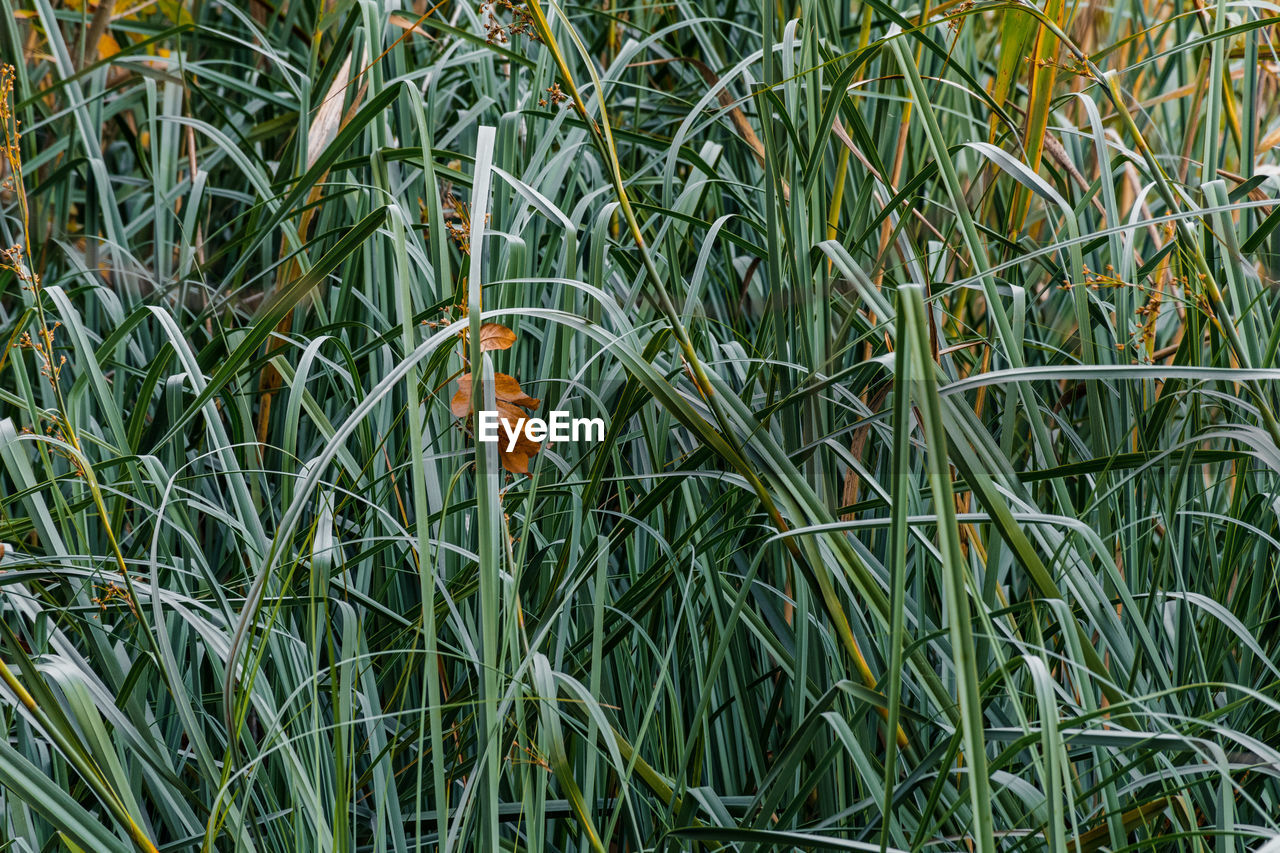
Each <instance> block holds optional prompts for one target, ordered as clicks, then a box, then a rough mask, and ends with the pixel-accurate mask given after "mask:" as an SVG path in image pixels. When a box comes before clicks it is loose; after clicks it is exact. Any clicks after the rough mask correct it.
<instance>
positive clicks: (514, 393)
mask: <svg viewBox="0 0 1280 853" xmlns="http://www.w3.org/2000/svg"><path fill="white" fill-rule="evenodd" d="M493 385H494V389H493V390H494V397H495V398H496V402H497V408H498V461H499V462H500V463H501V464H502V467H503V468H504V469H506V470H507V471H510V472H511V473H512V474H528V473H529V457H530V456H533V455H534V454H535V453H537V452H538V451H540V450H542V444H541V443H539V442H536V441H534V440H533V439H531V438H530V437H529V433H528V427H527V422H528V412H526V411H525V409H529V410H533V409H536V408H537V407H538V404H539V402H540V401H539V400H537V399H535V398H533V397H530V396H529V395H528V394H526V393H524V391H523V390H522V389H521V388H520V383H519V382H517V381H516V380H515V379H514V378H513V377H511V376H507V375H506V374H505V373H495V374H494V375H493ZM449 410H450V411H451V412H453V414H454V416H455V417H459V418H465V417H467V416H468V415H470V414H471V413H472V412H473V411H475V401H474V400H473V399H472V383H471V374H470V373H464V374H463V375H462V376H459V377H458V392H457V393H456V394H454V395H453V400H452V401H451V402H450V404H449ZM512 435H515V436H516V441H515V444H514V445H512V444H511V436H512ZM508 448H510V449H508Z"/></svg>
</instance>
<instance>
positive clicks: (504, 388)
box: [449, 373, 540, 418]
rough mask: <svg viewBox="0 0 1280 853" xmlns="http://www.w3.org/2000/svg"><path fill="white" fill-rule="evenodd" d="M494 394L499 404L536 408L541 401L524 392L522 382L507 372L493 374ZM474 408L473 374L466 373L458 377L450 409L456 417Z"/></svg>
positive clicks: (470, 411)
mask: <svg viewBox="0 0 1280 853" xmlns="http://www.w3.org/2000/svg"><path fill="white" fill-rule="evenodd" d="M493 396H494V398H495V399H496V400H497V401H498V404H499V406H501V404H503V403H510V404H512V405H515V406H523V407H525V408H526V409H536V408H538V404H539V402H540V401H539V400H537V399H535V398H533V397H530V396H529V395H528V394H526V393H524V391H523V390H521V388H520V383H519V382H517V381H516V380H515V378H514V377H511V376H508V375H507V374H505V373H495V374H493ZM474 410H475V406H474V405H473V401H472V399H471V374H470V373H464V374H462V375H461V376H459V377H458V393H456V394H454V395H453V400H452V401H450V403H449V411H451V412H453V415H454V417H458V418H465V417H466V416H467V415H469V414H471V413H472V412H473V411H474Z"/></svg>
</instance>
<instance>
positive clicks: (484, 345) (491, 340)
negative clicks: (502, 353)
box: [480, 323, 516, 352]
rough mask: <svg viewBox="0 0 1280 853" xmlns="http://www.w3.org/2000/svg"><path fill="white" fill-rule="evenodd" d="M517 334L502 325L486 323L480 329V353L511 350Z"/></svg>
mask: <svg viewBox="0 0 1280 853" xmlns="http://www.w3.org/2000/svg"><path fill="white" fill-rule="evenodd" d="M515 342H516V333H515V332H513V331H511V330H510V329H508V328H507V327H506V326H504V325H502V324H501V323H485V324H484V325H483V326H481V327H480V351H481V352H488V351H489V350H495V349H499V350H501V349H511V345H512V344H514V343H515Z"/></svg>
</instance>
